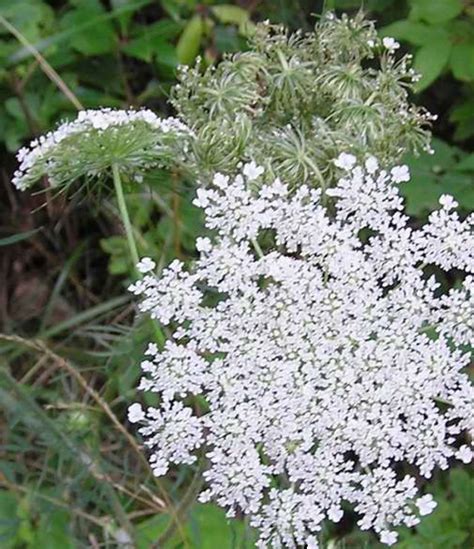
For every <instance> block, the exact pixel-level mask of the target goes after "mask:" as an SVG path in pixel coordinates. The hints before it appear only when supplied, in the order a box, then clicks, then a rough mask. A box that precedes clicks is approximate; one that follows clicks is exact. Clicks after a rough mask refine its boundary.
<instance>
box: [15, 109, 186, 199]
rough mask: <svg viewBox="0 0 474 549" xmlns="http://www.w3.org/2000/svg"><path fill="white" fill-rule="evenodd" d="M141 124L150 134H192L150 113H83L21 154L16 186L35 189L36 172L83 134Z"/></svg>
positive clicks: (179, 125)
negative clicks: (38, 167)
mask: <svg viewBox="0 0 474 549" xmlns="http://www.w3.org/2000/svg"><path fill="white" fill-rule="evenodd" d="M137 123H141V124H145V125H146V126H147V127H148V128H149V129H150V130H153V131H156V132H158V133H164V134H167V133H169V132H175V133H183V134H189V133H190V130H189V129H188V127H187V126H186V125H185V124H183V123H182V122H180V121H179V120H178V119H177V118H172V117H169V118H159V117H158V116H156V114H155V113H153V112H152V111H150V110H148V109H142V110H118V109H110V108H103V109H97V110H94V109H90V110H84V111H80V112H79V114H78V116H77V118H76V119H75V120H73V121H71V122H64V123H63V124H61V125H60V126H59V127H58V128H57V129H56V130H54V131H51V132H49V133H47V134H46V135H42V136H41V137H39V138H38V139H35V140H33V141H32V142H31V143H30V145H29V147H23V148H22V149H20V150H19V151H18V154H17V159H18V161H19V162H20V165H19V167H18V169H17V170H16V172H15V173H14V175H13V179H12V183H13V184H14V185H15V186H16V187H17V188H18V189H20V190H25V189H26V188H28V187H29V186H30V185H32V184H33V183H34V182H35V181H36V179H37V177H36V174H32V173H31V172H32V171H33V169H34V168H35V167H36V166H37V165H38V164H40V163H41V162H44V161H46V162H48V163H51V162H52V160H50V159H49V158H48V156H49V155H51V154H52V153H54V152H55V149H57V147H58V146H59V145H60V144H61V143H62V142H64V141H65V140H66V139H69V138H71V137H74V136H78V135H81V134H86V135H87V134H90V132H95V133H99V134H100V133H103V132H105V131H106V130H109V129H111V128H116V129H123V127H124V126H132V125H136V124H137ZM104 152H105V151H104ZM53 169H54V166H52V165H49V166H48V170H46V171H47V172H48V171H51V170H53ZM53 183H54V181H53Z"/></svg>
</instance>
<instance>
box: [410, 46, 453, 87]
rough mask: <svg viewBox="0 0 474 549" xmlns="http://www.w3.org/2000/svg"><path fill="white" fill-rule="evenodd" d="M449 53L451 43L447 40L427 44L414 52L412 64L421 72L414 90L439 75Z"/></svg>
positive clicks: (432, 80)
mask: <svg viewBox="0 0 474 549" xmlns="http://www.w3.org/2000/svg"><path fill="white" fill-rule="evenodd" d="M450 53H451V43H450V42H449V41H448V40H438V41H436V42H434V43H432V44H427V45H426V46H423V47H421V48H420V49H419V50H418V51H417V52H416V55H415V61H414V64H413V66H414V68H415V70H416V71H418V72H419V73H421V79H420V80H419V82H417V84H416V91H418V92H420V91H422V90H424V89H425V88H427V87H428V86H429V85H430V84H432V83H433V82H434V81H435V80H436V79H437V78H438V76H440V74H441V73H442V72H443V70H444V69H445V67H446V65H447V63H448V60H449V56H450Z"/></svg>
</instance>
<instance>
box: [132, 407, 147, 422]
mask: <svg viewBox="0 0 474 549" xmlns="http://www.w3.org/2000/svg"><path fill="white" fill-rule="evenodd" d="M142 419H145V412H144V411H143V408H142V405H141V404H138V402H135V403H134V404H132V405H131V406H130V407H129V409H128V421H130V423H137V422H139V421H142Z"/></svg>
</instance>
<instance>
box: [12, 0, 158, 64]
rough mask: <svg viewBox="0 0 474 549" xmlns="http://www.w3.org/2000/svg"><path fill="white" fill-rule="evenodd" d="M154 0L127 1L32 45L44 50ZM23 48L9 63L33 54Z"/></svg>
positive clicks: (28, 49)
mask: <svg viewBox="0 0 474 549" xmlns="http://www.w3.org/2000/svg"><path fill="white" fill-rule="evenodd" d="M151 3H152V0H138V1H137V2H127V3H124V4H123V5H121V6H120V7H117V8H115V9H114V10H112V11H110V12H107V13H104V14H101V15H98V16H96V17H91V18H90V19H89V20H88V21H87V22H86V23H83V24H81V25H76V26H75V27H74V28H69V29H67V30H64V31H62V32H58V33H56V34H55V35H53V36H48V37H47V38H44V39H43V40H39V41H38V42H36V43H35V44H32V45H31V46H32V47H33V48H34V49H35V51H37V52H38V53H39V52H42V51H44V50H45V49H46V48H48V47H49V46H52V45H57V44H60V43H61V42H63V41H64V40H68V39H69V38H71V37H72V36H74V35H75V34H78V33H80V32H83V31H84V30H86V29H88V28H90V27H93V26H94V25H97V23H102V22H104V21H107V20H109V19H116V18H118V17H120V16H121V15H124V14H126V13H127V12H129V11H134V10H138V9H140V8H142V7H144V6H146V5H147V4H151ZM23 46H24V47H23V48H21V49H19V50H18V51H16V52H14V53H13V54H11V55H10V56H9V57H8V59H7V60H8V62H9V63H19V62H20V61H23V60H24V59H26V58H27V57H29V56H30V55H33V53H32V51H31V49H30V48H29V47H28V46H26V45H25V44H23Z"/></svg>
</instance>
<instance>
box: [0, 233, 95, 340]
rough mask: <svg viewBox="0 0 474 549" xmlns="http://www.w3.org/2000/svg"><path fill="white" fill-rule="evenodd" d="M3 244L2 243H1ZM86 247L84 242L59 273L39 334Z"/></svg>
mask: <svg viewBox="0 0 474 549" xmlns="http://www.w3.org/2000/svg"><path fill="white" fill-rule="evenodd" d="M0 242H1V241H0ZM85 247H86V242H82V243H81V244H80V245H79V246H78V247H77V248H76V249H75V250H74V252H73V253H72V254H71V256H70V257H68V259H67V261H65V263H64V266H63V268H62V269H61V272H60V273H59V276H58V278H57V279H56V282H55V284H54V287H53V291H52V292H51V295H50V298H49V300H48V303H47V305H46V307H45V309H44V313H43V315H42V318H41V324H40V328H39V332H40V333H41V332H43V331H44V330H45V327H46V325H47V324H48V321H49V318H50V316H51V313H52V311H53V307H54V304H55V302H56V300H57V298H58V297H59V295H60V293H61V290H62V289H63V286H64V284H65V282H66V281H67V279H68V277H69V273H70V272H71V269H72V268H73V266H74V265H75V263H76V261H77V260H78V259H79V257H80V256H81V255H82V252H83V251H84V248H85Z"/></svg>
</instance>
